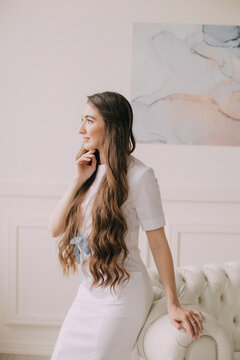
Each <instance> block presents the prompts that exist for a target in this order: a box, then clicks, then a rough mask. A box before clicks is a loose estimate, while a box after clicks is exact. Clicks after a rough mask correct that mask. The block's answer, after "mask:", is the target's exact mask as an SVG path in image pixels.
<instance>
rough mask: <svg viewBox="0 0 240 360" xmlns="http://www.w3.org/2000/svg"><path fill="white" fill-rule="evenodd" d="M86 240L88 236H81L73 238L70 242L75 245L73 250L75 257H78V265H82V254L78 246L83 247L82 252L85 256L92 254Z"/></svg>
mask: <svg viewBox="0 0 240 360" xmlns="http://www.w3.org/2000/svg"><path fill="white" fill-rule="evenodd" d="M86 238H87V236H86V235H81V234H80V235H79V236H75V237H73V238H72V239H71V240H70V244H75V246H74V249H73V252H74V255H75V256H76V259H77V262H78V264H80V252H79V250H78V247H77V244H79V245H80V247H81V250H82V251H83V252H84V253H85V254H87V255H88V254H90V253H89V250H88V248H87V245H86V241H85V240H86Z"/></svg>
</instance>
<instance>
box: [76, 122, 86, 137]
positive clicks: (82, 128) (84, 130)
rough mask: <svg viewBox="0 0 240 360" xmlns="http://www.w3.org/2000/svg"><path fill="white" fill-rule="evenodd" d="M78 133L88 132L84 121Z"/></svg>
mask: <svg viewBox="0 0 240 360" xmlns="http://www.w3.org/2000/svg"><path fill="white" fill-rule="evenodd" d="M78 133H79V134H85V133H86V129H85V127H84V125H83V123H82V124H81V126H80V129H79V130H78Z"/></svg>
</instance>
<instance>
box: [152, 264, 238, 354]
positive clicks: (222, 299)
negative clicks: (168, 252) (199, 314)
mask: <svg viewBox="0 0 240 360" xmlns="http://www.w3.org/2000/svg"><path fill="white" fill-rule="evenodd" d="M174 270H175V278H176V287H177V294H178V298H179V301H180V303H181V305H182V306H184V305H197V307H199V308H200V309H199V310H200V311H201V309H202V311H205V312H207V313H209V314H211V315H213V316H214V317H215V318H216V319H217V320H218V321H219V322H220V323H221V324H222V325H223V326H224V327H225V328H226V330H228V331H229V333H230V334H231V336H232V339H233V342H234V350H235V351H240V261H228V262H225V263H208V264H204V265H201V266H200V265H185V266H177V267H175V269H174ZM150 273H151V278H152V281H154V286H155V289H156V286H159V287H160V289H158V290H159V291H157V292H158V295H159V294H160V296H162V293H163V289H164V288H163V285H162V283H161V281H160V279H159V282H158V284H157V283H156V277H157V274H158V273H157V274H156V270H151V271H150Z"/></svg>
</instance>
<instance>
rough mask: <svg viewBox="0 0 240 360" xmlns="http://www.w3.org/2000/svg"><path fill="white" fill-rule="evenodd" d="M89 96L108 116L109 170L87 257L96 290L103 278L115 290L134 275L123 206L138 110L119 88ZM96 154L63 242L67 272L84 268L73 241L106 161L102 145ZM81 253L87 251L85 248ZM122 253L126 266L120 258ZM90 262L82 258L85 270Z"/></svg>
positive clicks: (93, 211) (105, 148)
mask: <svg viewBox="0 0 240 360" xmlns="http://www.w3.org/2000/svg"><path fill="white" fill-rule="evenodd" d="M87 99H88V100H87V102H88V103H89V104H90V105H93V107H95V108H96V109H97V110H98V112H99V113H100V114H101V116H102V117H103V120H104V130H105V138H104V141H103V153H104V159H105V164H106V172H105V174H104V176H103V178H102V180H101V183H100V185H99V187H98V191H97V192H96V194H95V196H94V199H93V204H92V208H91V217H92V227H91V233H90V234H89V235H88V236H87V238H86V246H87V248H88V250H89V256H88V257H87V258H88V261H89V270H90V272H91V274H92V276H93V278H94V280H93V283H92V286H91V289H92V287H93V286H95V285H97V284H98V283H99V280H101V282H100V284H98V286H103V287H107V286H109V285H110V290H111V289H112V288H113V289H114V290H115V286H116V285H118V284H120V283H124V282H125V281H129V278H130V275H129V273H128V272H127V270H126V268H125V266H124V263H125V261H126V258H127V256H128V253H129V251H128V249H127V246H126V244H125V241H124V238H125V236H126V233H127V222H126V220H125V217H124V213H123V210H122V209H121V206H122V204H123V203H124V202H125V200H126V199H127V197H128V192H129V188H128V181H127V170H128V166H129V159H130V154H131V153H132V152H133V151H134V149H135V147H136V142H135V138H134V135H133V132H132V125H133V111H132V107H131V105H130V103H129V102H128V100H127V99H126V98H125V97H124V96H123V95H121V94H119V93H117V92H111V91H105V92H102V93H96V94H94V95H91V96H87ZM86 152H88V150H86V149H85V148H84V145H82V147H81V149H80V151H79V152H78V154H77V156H76V160H77V159H79V158H80V157H81V156H82V155H83V154H84V153H86ZM95 156H96V159H97V165H96V170H95V171H94V172H93V174H92V176H91V177H90V178H88V179H87V180H86V181H85V183H84V184H83V185H82V186H81V187H80V188H79V189H78V191H77V192H76V195H75V197H74V199H73V201H72V203H71V205H70V207H69V211H68V214H67V216H66V220H65V225H64V226H65V227H64V229H65V230H64V234H63V235H62V237H61V238H60V241H59V243H58V249H59V254H58V257H59V261H60V264H61V266H62V270H63V274H64V275H67V276H68V275H69V271H70V270H72V271H73V273H75V272H77V271H78V266H77V260H76V257H75V255H74V252H73V248H74V245H73V244H70V240H71V239H72V238H73V237H75V236H77V234H78V230H79V228H80V227H81V224H82V221H83V217H82V214H81V205H82V202H83V200H84V197H85V195H86V193H87V191H88V189H89V188H90V186H91V185H92V183H93V181H94V179H95V177H96V173H97V171H98V165H99V161H100V158H99V152H98V150H96V152H95ZM79 252H81V249H80V248H79ZM120 254H121V256H122V260H121V265H119V264H118V261H117V260H118V259H119V257H120ZM86 261H87V259H86V258H85V259H84V261H83V263H82V266H83V267H82V269H83V272H84V273H85V271H84V265H85V264H86ZM124 276H125V278H124ZM104 277H105V279H104Z"/></svg>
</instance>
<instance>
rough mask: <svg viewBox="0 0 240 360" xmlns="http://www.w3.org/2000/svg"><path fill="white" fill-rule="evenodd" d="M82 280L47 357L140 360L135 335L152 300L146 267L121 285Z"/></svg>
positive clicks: (137, 333) (87, 359)
mask: <svg viewBox="0 0 240 360" xmlns="http://www.w3.org/2000/svg"><path fill="white" fill-rule="evenodd" d="M90 285H91V279H89V278H86V279H85V280H83V281H82V282H81V284H80V286H79V288H78V292H77V295H76V297H75V299H74V301H73V304H72V305H71V307H70V309H69V310H68V313H67V315H66V317H65V319H64V321H63V324H62V327H61V330H60V333H59V336H58V339H57V342H56V344H55V348H54V350H53V353H52V357H51V360H113V359H114V360H140V356H139V353H138V350H137V338H138V335H139V333H140V330H141V328H142V327H143V325H144V323H145V321H146V318H147V316H148V313H149V310H150V307H151V305H152V301H153V288H152V284H151V280H150V278H149V275H148V272H147V269H146V268H143V269H142V270H141V271H137V272H131V273H130V279H129V282H128V283H127V285H125V286H124V287H123V286H122V285H118V286H117V287H116V292H117V293H116V295H115V293H114V292H113V290H112V292H113V294H112V293H111V292H110V287H107V288H101V287H98V288H97V287H93V289H92V291H91V290H90Z"/></svg>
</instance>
